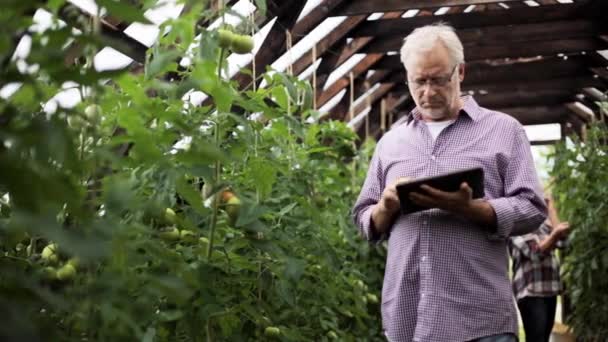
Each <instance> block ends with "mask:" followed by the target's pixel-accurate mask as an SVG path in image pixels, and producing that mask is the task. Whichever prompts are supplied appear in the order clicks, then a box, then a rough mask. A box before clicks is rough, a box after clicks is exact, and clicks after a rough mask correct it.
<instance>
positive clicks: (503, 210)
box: [489, 124, 547, 239]
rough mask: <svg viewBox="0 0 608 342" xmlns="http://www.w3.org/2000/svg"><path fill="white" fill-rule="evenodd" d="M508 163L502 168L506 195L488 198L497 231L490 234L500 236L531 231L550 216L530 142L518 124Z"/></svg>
mask: <svg viewBox="0 0 608 342" xmlns="http://www.w3.org/2000/svg"><path fill="white" fill-rule="evenodd" d="M505 164H506V165H505V166H506V167H504V168H502V171H501V172H502V174H501V176H502V179H503V183H504V196H503V197H500V198H495V199H490V200H489V203H490V205H492V207H493V208H494V212H495V213H496V231H495V232H493V233H491V234H490V237H491V238H497V239H505V238H508V237H509V236H512V235H522V234H526V233H530V232H532V231H534V230H535V229H537V228H538V227H539V226H540V224H541V223H542V222H543V221H544V220H545V218H546V217H547V207H546V205H545V201H544V200H543V196H542V190H541V185H540V181H539V179H538V175H537V173H536V168H535V165H534V159H533V158H532V151H531V149H530V142H529V141H528V138H527V136H526V132H525V131H524V129H523V127H522V126H521V125H519V124H517V125H515V127H514V129H513V140H512V144H511V152H510V153H509V155H508V156H507V157H506V163H505Z"/></svg>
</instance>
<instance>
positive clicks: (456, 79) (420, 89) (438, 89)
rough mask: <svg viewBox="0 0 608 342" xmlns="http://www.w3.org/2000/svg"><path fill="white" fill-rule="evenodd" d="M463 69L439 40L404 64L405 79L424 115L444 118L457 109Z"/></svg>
mask: <svg viewBox="0 0 608 342" xmlns="http://www.w3.org/2000/svg"><path fill="white" fill-rule="evenodd" d="M463 70H464V68H463V67H462V66H461V65H459V64H454V63H453V62H451V61H450V58H449V55H448V52H447V49H446V48H445V47H444V46H443V45H442V44H437V45H436V46H435V47H434V48H433V49H432V50H430V51H428V52H421V53H417V54H415V55H413V56H412V58H411V59H410V62H409V65H408V66H407V83H408V87H409V90H410V93H411V94H412V97H413V98H414V102H415V103H416V105H417V106H418V108H419V109H420V111H421V113H422V116H423V117H425V118H428V119H431V120H444V119H448V118H451V117H452V116H453V115H454V114H455V112H454V111H456V113H457V111H458V108H457V101H458V99H459V97H460V81H461V80H462V71H463ZM455 108H456V109H455Z"/></svg>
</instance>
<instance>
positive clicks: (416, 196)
mask: <svg viewBox="0 0 608 342" xmlns="http://www.w3.org/2000/svg"><path fill="white" fill-rule="evenodd" d="M409 198H410V200H411V201H412V202H414V203H416V204H418V205H421V206H423V207H429V208H434V207H436V206H437V201H435V200H434V199H433V198H432V197H429V196H427V195H423V194H421V193H418V192H412V193H410V196H409Z"/></svg>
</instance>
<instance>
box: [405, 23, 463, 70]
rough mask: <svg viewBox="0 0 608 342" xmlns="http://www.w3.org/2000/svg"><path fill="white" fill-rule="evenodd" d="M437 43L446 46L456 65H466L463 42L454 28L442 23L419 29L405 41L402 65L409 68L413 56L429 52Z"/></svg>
mask: <svg viewBox="0 0 608 342" xmlns="http://www.w3.org/2000/svg"><path fill="white" fill-rule="evenodd" d="M437 42H441V43H443V44H444V45H445V47H446V48H447V49H448V53H449V55H450V57H451V59H452V61H453V63H454V64H461V63H464V49H463V47H462V42H461V41H460V39H459V38H458V36H457V35H456V32H454V28H453V27H452V26H449V25H447V24H445V23H441V22H440V23H436V24H432V25H427V26H423V27H419V28H417V29H415V30H414V31H412V33H410V34H409V35H408V36H407V37H406V38H405V39H404V42H403V46H402V47H401V63H403V66H404V67H406V68H407V63H408V61H409V60H410V58H411V56H412V55H413V54H415V53H419V52H425V51H429V50H431V49H432V48H433V47H434V46H435V44H436V43H437Z"/></svg>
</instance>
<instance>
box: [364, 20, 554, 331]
mask: <svg viewBox="0 0 608 342" xmlns="http://www.w3.org/2000/svg"><path fill="white" fill-rule="evenodd" d="M401 60H402V62H403V65H404V67H405V69H406V71H407V84H408V87H409V91H410V93H411V95H412V97H413V99H414V102H415V103H416V108H415V109H414V110H413V111H412V112H411V113H410V115H409V116H408V118H407V120H406V121H404V122H403V123H402V124H401V125H398V126H397V127H394V128H393V129H392V130H391V131H389V132H388V133H387V134H385V135H384V136H383V137H382V139H381V140H380V141H379V142H378V144H377V147H376V151H375V152H374V155H373V158H372V160H371V164H370V166H369V170H368V173H367V178H366V180H365V184H364V185H363V189H362V190H361V194H360V195H359V198H358V200H357V203H356V204H355V206H354V208H353V217H354V220H355V222H356V224H357V225H358V227H359V229H360V231H361V233H362V234H363V235H364V236H365V237H366V238H367V239H369V240H372V241H377V240H381V239H388V256H387V261H386V273H385V276H384V285H383V288H382V310H381V311H382V321H383V326H384V330H385V334H386V336H387V338H388V340H389V341H423V342H434V341H437V342H457V341H463V342H464V341H476V342H481V341H483V342H490V341H491V342H498V341H500V342H503V341H504V342H507V341H509V342H510V341H516V339H517V338H516V333H517V330H518V329H517V313H516V308H515V303H514V299H513V297H512V292H511V290H510V282H509V278H508V273H507V268H508V254H507V242H508V238H509V236H511V235H519V234H524V233H528V232H531V231H533V230H534V229H536V228H538V226H539V225H540V224H541V223H542V222H543V221H544V220H545V217H546V207H545V204H544V201H543V197H542V192H541V186H540V183H539V180H538V177H537V174H536V170H535V168H534V163H533V159H532V154H531V151H530V144H529V142H528V140H527V137H526V134H525V132H524V129H523V127H522V126H521V124H519V123H518V122H517V121H516V120H515V119H513V118H512V117H510V116H508V115H506V114H503V113H499V112H496V111H492V110H488V109H485V108H482V107H480V106H479V105H478V104H477V103H476V102H475V100H474V99H473V98H472V97H470V96H465V97H461V96H460V83H461V82H462V81H463V79H464V75H465V66H464V53H463V46H462V43H461V42H460V40H459V39H458V37H457V36H456V34H455V33H454V30H453V29H452V28H451V27H449V26H446V25H443V24H437V25H431V26H426V27H422V28H419V29H416V30H415V31H414V32H412V33H411V34H410V35H409V36H408V37H407V38H406V40H405V43H404V45H403V47H402V49H401ZM470 167H482V168H483V170H484V176H485V179H484V188H485V197H484V198H483V199H476V200H473V199H472V190H471V188H470V187H469V186H468V185H467V184H466V183H463V184H462V185H461V187H460V190H459V191H457V192H443V191H439V190H437V189H433V188H430V187H428V186H423V192H420V193H414V194H412V195H410V200H411V201H412V202H414V203H415V204H417V205H420V206H423V207H426V208H429V209H427V210H424V211H419V212H416V213H413V214H408V215H402V214H400V210H399V206H400V203H399V198H398V197H397V193H396V189H395V183H396V181H397V180H399V179H402V178H404V177H405V178H410V179H416V178H421V177H427V176H433V175H438V174H441V173H445V172H449V171H455V170H459V169H464V168H470Z"/></svg>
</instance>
